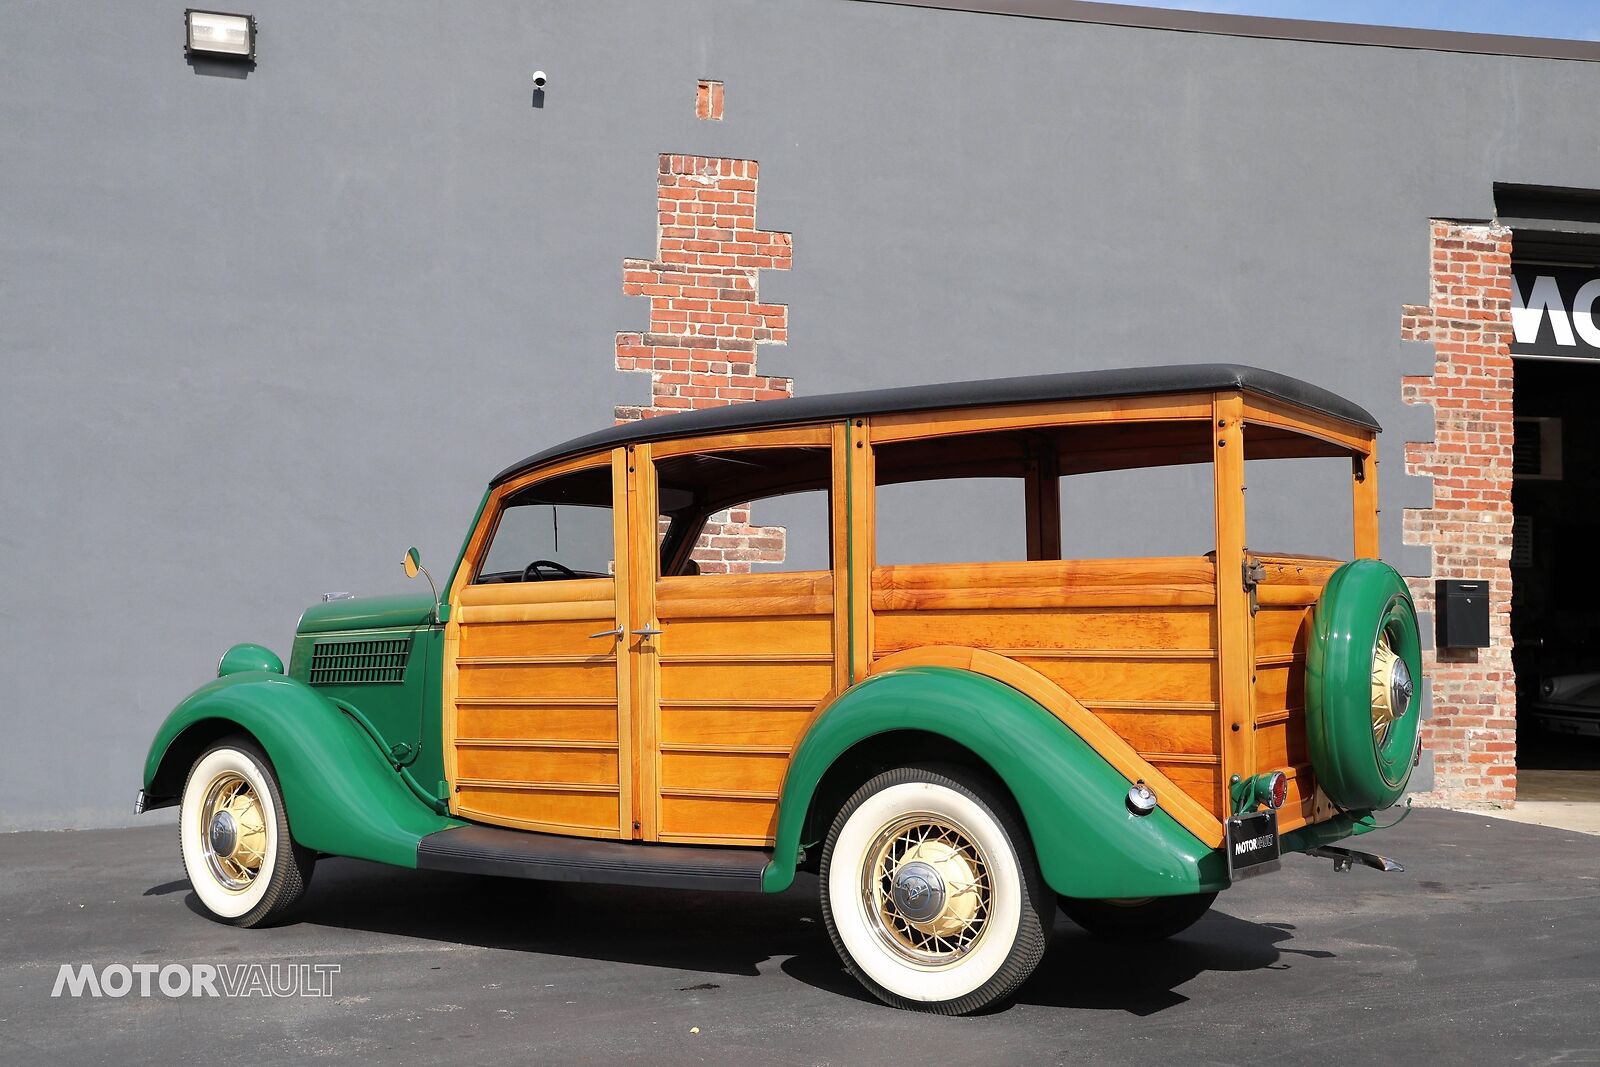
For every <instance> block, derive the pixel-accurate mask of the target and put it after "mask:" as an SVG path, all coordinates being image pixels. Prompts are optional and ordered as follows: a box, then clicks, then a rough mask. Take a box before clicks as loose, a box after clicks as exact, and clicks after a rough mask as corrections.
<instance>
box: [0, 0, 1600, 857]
mask: <svg viewBox="0 0 1600 1067" xmlns="http://www.w3.org/2000/svg"><path fill="white" fill-rule="evenodd" d="M250 9H251V10H252V11H253V12H254V13H255V14H256V15H257V16H258V17H259V19H260V24H261V36H260V64H259V66H258V68H257V69H255V70H254V71H253V72H251V73H250V74H249V76H248V77H247V78H243V79H238V78H229V77H220V76H215V75H214V74H212V73H207V72H203V71H200V70H196V69H192V68H191V67H190V66H189V65H188V64H186V62H185V60H184V57H183V55H182V52H181V20H182V5H181V4H175V3H174V4H164V3H149V2H142V0H141V2H126V0H94V2H91V0H81V2H73V3H56V4H48V5H47V4H44V3H30V2H12V3H8V4H5V5H4V6H3V7H0V324H3V325H0V359H3V367H0V370H3V376H0V381H3V395H4V397H5V404H4V418H3V419H0V548H3V555H0V567H3V574H0V577H3V581H4V588H5V595H4V597H3V598H0V621H3V623H4V628H5V635H6V639H5V641H4V643H3V646H0V676H3V677H4V678H5V681H6V684H5V692H4V695H3V697H0V727H3V729H4V738H5V740H4V743H3V744H0V828H19V827H60V826H91V825H106V824H115V823H120V822H124V821H127V820H129V819H130V818H131V814H130V811H129V805H130V803H131V801H132V798H133V793H134V790H135V788H136V787H137V784H138V781H137V780H138V775H139V765H140V761H141V759H142V757H143V754H144V749H145V745H146V744H147V742H148V739H149V737H150V735H151V732H152V731H153V729H154V728H155V726H156V724H157V723H158V722H159V721H160V719H161V717H162V716H163V715H164V714H165V713H166V711H167V710H168V709H169V708H170V707H171V705H172V704H173V703H175V702H176V701H177V700H178V699H179V698H181V697H182V696H183V695H184V693H185V692H187V691H188V690H189V689H190V688H191V687H192V686H194V685H195V684H197V683H199V682H201V681H204V680H205V679H206V678H207V677H209V676H210V674H211V673H212V670H213V667H214V664H215V659H216V656H217V654H218V653H219V652H220V651H221V650H222V649H223V648H224V647H226V646H227V645H228V644H230V643H231V642H234V641H237V640H246V639H255V640H261V641H264V642H266V643H268V644H270V645H273V646H274V647H276V648H278V649H280V650H283V649H286V647H287V643H288V641H287V639H288V636H289V634H290V632H291V629H292V626H293V624H294V620H295V618H296V617H297V614H298V612H299V611H300V610H301V609H302V608H303V607H304V606H305V605H306V604H307V603H309V602H311V601H313V600H314V599H316V597H317V595H318V594H319V593H321V592H322V591H324V590H329V589H353V590H357V591H361V592H381V591H387V590H392V589H395V588H398V587H400V586H401V584H402V582H403V581H404V579H403V577H402V575H401V572H400V568H399V565H398V563H399V559H400V555H401V552H402V551H403V550H404V548H405V547H406V546H407V545H408V544H411V543H415V544H418V545H419V546H421V548H422V551H423V554H424V557H425V558H426V559H429V560H432V561H434V562H437V563H442V562H443V561H446V560H447V559H448V558H450V557H452V556H453V554H454V552H455V550H456V548H457V546H458V544H459V541H460V538H461V536H462V534H463V532H464V528H465V526H466V523H467V521H468V519H469V518H470V515H471V511H472V508H473V506H474V504H475V502H476V500H477V498H478V496H479V494H480V492H481V489H482V486H483V484H484V482H485V480H486V479H487V477H488V476H489V475H490V474H491V473H492V472H493V471H495V470H498V469H499V468H500V467H501V466H502V465H503V464H505V463H506V462H508V461H509V460H511V459H515V458H517V457H520V456H522V455H525V454H527V453H529V452H532V451H534V450H535V449H537V448H539V447H542V446H543V445H545V444H548V443H551V442H553V441H556V440H559V439H561V438H564V437H566V436H569V435H572V434H575V433H577V432H580V431H584V430H587V429H591V428H594V427H596V426H598V425H601V424H603V423H604V422H605V421H606V420H607V419H608V418H609V416H610V411H611V407H612V405H613V404H615V403H618V402H628V401H637V400H638V399H640V398H641V397H642V396H643V393H644V390H645V385H644V383H643V382H642V381H641V380H640V379H638V378H627V377H624V376H621V375H618V374H617V373H616V372H614V371H613V370H612V336H613V334H614V332H615V331H617V330H621V329H638V328H640V327H641V326H642V324H643V322H644V316H645V308H644V306H643V302H642V301H629V300H627V299H625V298H624V297H623V296H622V295H621V293H620V278H621V261H622V259H623V258H624V257H630V256H648V255H650V254H651V252H652V250H653V245H654V234H655V220H654V217H653V202H654V181H655V168H656V162H655V160H656V154H657V153H659V152H662V151H681V152H692V153H707V154H714V155H734V156H742V157H750V158H755V159H758V160H760V162H761V165H762V171H761V199H760V205H759V211H760V215H759V221H760V223H761V225H762V226H764V227H766V228H771V229H785V230H792V231H793V232H794V234H795V269H794V270H793V271H792V272H791V273H788V274H775V273H768V274H766V275H765V276H764V278H763V285H764V290H763V291H764V294H765V295H766V296H767V297H768V298H770V299H773V300H777V301H781V302H787V303H789V304H791V305H792V311H791V323H792V342H791V343H790V344H789V345H788V346H787V347H785V348H776V347H775V348H767V349H764V350H763V353H762V369H763V371H764V372H766V373H774V374H786V375H793V376H794V377H795V378H796V379H797V388H798V390H799V391H801V392H823V391H828V390H831V389H835V388H842V387H863V386H877V385H889V384H897V383H907V382H924V381H934V380H941V379H943V380H949V379H958V378H965V377H973V376H984V375H989V374H1006V373H1024V372H1031V371H1047V370H1056V369H1063V368H1070V367H1095V366H1117V365H1134V364H1142V363H1153V362H1198V361H1209V360H1215V359H1226V360H1235V361H1241V362H1247V363H1254V364H1259V365H1261V366H1266V367H1272V368H1275V369H1279V370H1283V371H1286V372H1288V373H1291V374H1298V375H1301V376H1304V377H1307V378H1309V379H1311V380H1313V381H1315V382H1317V383H1319V384H1322V385H1325V386H1328V387H1331V388H1333V389H1335V390H1339V391H1342V392H1345V393H1347V394H1349V395H1350V396H1352V397H1353V398H1355V399H1356V400H1358V401H1360V402H1361V403H1363V404H1365V405H1367V406H1368V407H1369V408H1370V409H1371V410H1372V411H1373V412H1374V413H1375V414H1377V415H1378V417H1379V418H1380V420H1381V421H1382V422H1383V423H1384V425H1385V427H1386V429H1387V431H1388V432H1387V433H1386V435H1385V437H1384V442H1385V445H1384V452H1383V459H1384V461H1385V468H1384V473H1385V479H1384V485H1383V505H1384V508H1385V510H1386V517H1385V520H1386V521H1385V526H1384V531H1383V536H1384V542H1385V547H1386V549H1387V551H1388V553H1389V555H1390V556H1391V558H1396V557H1397V558H1399V559H1400V560H1401V561H1402V563H1403V564H1405V565H1406V567H1407V568H1408V569H1410V570H1412V571H1416V570H1417V568H1418V567H1419V566H1425V565H1426V561H1425V558H1423V557H1422V556H1421V555H1420V554H1419V553H1417V552H1405V553H1401V552H1400V551H1399V540H1400V531H1399V516H1400V510H1401V508H1402V507H1403V506H1406V505H1416V504H1420V503H1425V502H1426V501H1427V499H1428V492H1429V489H1428V486H1427V485H1425V484H1407V481H1406V480H1405V479H1402V478H1401V477H1400V476H1399V475H1400V470H1401V459H1402V457H1401V443H1402V442H1403V441H1404V440H1406V439H1408V438H1411V439H1418V438H1424V437H1426V436H1427V434H1428V433H1429V425H1430V423H1429V419H1428V418H1427V416H1426V413H1425V412H1418V411H1407V410H1405V409H1403V408H1402V406H1401V404H1400V401H1399V377H1400V375H1401V374H1402V373H1405V372H1408V371H1419V370H1422V369H1424V368H1425V367H1426V366H1427V365H1428V362H1429V358H1430V357H1429V354H1428V352H1427V351H1426V350H1424V349H1421V348H1414V349H1413V350H1409V351H1408V350H1407V348H1406V347H1405V346H1402V345H1401V344H1400V342H1399V341H1398V340H1397V339H1396V338H1397V333H1398V309H1399V306H1400V304H1401V303H1402V302H1406V301H1418V300H1422V299H1425V297H1426V295H1427V289H1426V275H1427V251H1426V247H1427V220H1428V218H1429V217H1430V216H1459V217H1486V216H1488V215H1490V214H1491V212H1492V201H1491V191H1492V189H1491V186H1492V183H1493V182H1494V181H1496V180H1500V181H1519V182H1537V183H1547V184H1553V185H1572V186H1588V185H1595V184H1600V181H1597V168H1596V147H1597V145H1596V134H1595V133H1594V131H1593V124H1592V123H1590V122H1588V121H1585V120H1583V119H1582V118H1581V116H1583V115H1585V114H1586V113H1587V110H1588V108H1589V105H1590V102H1591V101H1592V100H1593V99H1594V97H1595V91H1596V89H1597V87H1600V68H1597V67H1595V66H1592V65H1588V64H1580V63H1565V62H1553V61H1543V60H1534V59H1505V58H1495V57H1485V56H1464V55H1450V54H1440V53H1429V52H1417V51H1400V50H1393V49H1376V48H1352V47H1340V46H1332V45H1317V44H1304V43H1296V42H1283V41H1261V40H1248V39H1237V38H1228V37H1218V36H1198V35H1193V34H1183V33H1172V32H1163V31H1150V30H1133V29H1119V28H1114V27H1103V26H1088V25H1079V24H1071V23H1055V22H1043V21H1035V20H1023V19H1012V18H1005V17H998V16H990V15H977V14H962V13H953V12H936V11H926V10H916V9H910V8H902V7H893V6H885V5H877V4H863V3H855V2H851V0H628V2H624V0H608V2H583V3H579V2H576V0H569V2H563V3H555V2H545V3H533V2H515V3H513V2H498V3H487V2H485V3H477V4H473V5H470V6H469V5H450V4H444V3H418V2H401V3H395V2H392V0H390V2H383V3H378V2H359V3H358V2H348V3H341V4H339V5H337V6H335V7H331V8H330V7H328V6H327V5H325V4H321V3H315V2H311V0H305V2H295V0H253V2H252V4H251V5H250ZM535 68H543V69H545V70H546V71H548V72H549V74H550V77H551V82H550V88H549V92H548V93H547V96H546V99H545V101H544V106H543V107H542V108H534V107H533V106H531V101H530V88H531V86H530V82H529V74H530V72H531V71H532V70H533V69H535ZM699 77H715V78H721V79H723V80H724V81H725V82H726V84H727V92H728V118H727V121H725V122H723V123H704V122H697V121H696V120H695V119H694V117H693V99H694V83H695V79H696V78H699ZM1265 488H1267V486H1266V485H1265V484H1263V485H1262V486H1259V487H1256V486H1253V488H1252V493H1253V495H1256V494H1257V493H1258V492H1259V490H1260V489H1265ZM1266 495H1268V494H1267V493H1260V496H1266ZM1105 499H1106V501H1107V506H1108V507H1113V506H1127V507H1132V506H1135V505H1136V504H1137V500H1136V499H1134V496H1133V491H1132V490H1128V491H1125V495H1124V498H1123V499H1121V500H1120V501H1119V500H1118V499H1117V498H1116V497H1115V496H1110V497H1106V498H1105ZM1258 499H1259V497H1258ZM1271 525H1272V527H1273V528H1272V529H1271V537H1270V540H1272V541H1273V542H1274V543H1275V544H1281V545H1294V544H1296V543H1297V540H1296V539H1300V540H1301V541H1304V540H1305V539H1307V538H1312V537H1314V535H1315V527H1314V525H1312V524H1311V523H1310V522H1309V521H1307V520H1304V519H1302V518H1300V517H1298V516H1297V513H1296V511H1295V509H1293V508H1292V507H1291V508H1282V507H1280V508H1279V509H1278V511H1277V514H1276V517H1275V519H1274V520H1273V522H1272V523H1271ZM1263 528H1264V526H1263ZM1256 532H1257V531H1256V530H1255V529H1253V530H1252V534H1253V535H1254V534H1255V533H1256ZM1138 547H1139V546H1138V545H1137V543H1132V544H1130V546H1129V548H1130V550H1137V549H1138Z"/></svg>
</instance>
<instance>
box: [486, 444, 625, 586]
mask: <svg viewBox="0 0 1600 1067" xmlns="http://www.w3.org/2000/svg"><path fill="white" fill-rule="evenodd" d="M614 536H615V535H614V531H613V527H612V509H611V468H610V467H609V466H607V467H603V468H591V469H589V470H585V471H578V472H574V473H572V474H568V475H565V476H562V477H559V478H555V479H552V480H551V481H548V482H541V483H538V484H535V485H533V486H530V487H528V488H527V489H524V490H521V491H519V492H518V493H516V494H514V495H513V496H512V497H510V498H508V500H507V501H506V504H505V508H504V510H503V511H502V512H501V513H500V518H499V521H498V522H497V523H496V524H495V529H494V534H493V536H492V538H491V540H490V542H489V550H488V552H487V553H486V554H485V555H484V557H483V563H482V565H481V566H480V567H479V568H478V577H477V581H478V582H480V583H491V582H524V581H528V582H535V581H538V582H550V581H571V580H572V579H574V578H604V577H608V576H610V575H611V574H612V573H613V567H612V560H613V559H614V558H615V556H616V553H615V550H614V547H613V539H614Z"/></svg>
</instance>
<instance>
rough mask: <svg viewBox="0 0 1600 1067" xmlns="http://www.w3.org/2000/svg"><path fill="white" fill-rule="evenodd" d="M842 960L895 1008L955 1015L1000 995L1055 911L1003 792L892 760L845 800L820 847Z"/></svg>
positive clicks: (827, 908)
mask: <svg viewBox="0 0 1600 1067" xmlns="http://www.w3.org/2000/svg"><path fill="white" fill-rule="evenodd" d="M821 890H822V916H823V921H824V923H825V924H826V925H827V928H828V934H829V936H830V937H831V938H832V939H833V944H834V948H835V949H837V950H838V952H839V957H840V959H842V960H843V961H844V965H845V968H846V969H847V970H848V971H849V972H850V973H851V974H852V975H854V976H855V977H856V979H857V980H858V981H860V982H861V984H862V985H864V986H865V987H866V988H867V989H868V990H869V991H870V992H871V993H872V994H873V995H874V996H876V997H878V999H880V1000H882V1001H884V1002H885V1003H887V1004H892V1005H894V1006H896V1007H901V1008H911V1009H914V1010H918V1011H930V1012H938V1013H940V1014H944V1015H960V1014H965V1013H967V1012H971V1011H977V1010H979V1009H981V1008H985V1007H988V1006H990V1005H992V1004H994V1003H996V1002H998V1001H1001V1000H1003V999H1005V998H1006V997H1009V996H1010V995H1011V994H1012V993H1014V992H1016V990H1017V989H1018V988H1019V987H1020V986H1021V985H1022V983H1023V982H1025V981H1027V979H1028V977H1029V976H1030V975H1031V974H1032V973H1033V971H1034V969H1035V968H1036V967H1037V966H1038V964H1039V960H1040V959H1041V958H1043V956H1044V950H1045V945H1046V943H1047V941H1048V938H1049V933H1050V926H1051V920H1052V918H1053V916H1054V909H1053V908H1051V907H1050V905H1051V904H1053V903H1054V899H1053V895H1052V894H1050V893H1049V891H1048V890H1047V889H1046V888H1045V885H1044V879H1043V877H1042V876H1041V875H1040V873H1039V865H1038V862H1037V861H1036V860H1035V858H1034V853H1033V846H1032V843H1031V842H1030V841H1029V839H1028V835H1027V831H1026V829H1025V827H1024V826H1023V823H1022V820H1021V818H1020V817H1019V816H1018V815H1017V814H1016V812H1015V810H1014V809H1013V808H1012V805H1011V801H1010V798H1009V797H1008V796H1006V795H1005V794H1004V793H1003V792H1002V791H1001V790H999V789H998V788H996V787H995V786H994V785H992V784H991V783H990V782H989V780H988V779H987V778H985V777H981V776H979V775H976V774H973V773H971V772H970V771H968V770H966V769H965V768H961V767H953V766H950V767H946V766H938V767H922V766H917V767H898V768H895V769H894V770H890V771H885V772H884V773H882V774H880V775H878V776H877V777H876V778H873V779H872V780H871V781H870V782H867V783H866V784H865V785H863V786H862V787H861V788H860V789H859V790H857V791H856V793H855V794H854V795H853V796H852V797H851V798H850V799H849V800H848V801H847V802H846V803H845V805H844V807H843V808H842V809H841V810H840V812H839V814H838V817H837V818H836V819H835V820H834V823H833V827H832V829H831V830H830V832H829V834H828V838H827V841H826V843H825V844H824V846H823V851H822V870H821Z"/></svg>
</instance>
